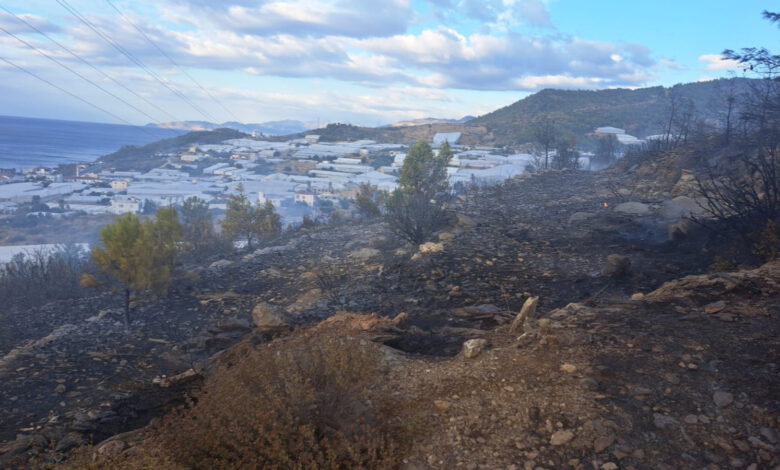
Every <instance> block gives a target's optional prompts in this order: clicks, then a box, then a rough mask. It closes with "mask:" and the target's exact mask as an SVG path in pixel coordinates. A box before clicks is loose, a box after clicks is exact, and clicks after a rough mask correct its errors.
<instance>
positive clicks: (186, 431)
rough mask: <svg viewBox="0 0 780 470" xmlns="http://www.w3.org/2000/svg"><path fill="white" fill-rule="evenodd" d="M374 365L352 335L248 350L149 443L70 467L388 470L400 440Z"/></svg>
mask: <svg viewBox="0 0 780 470" xmlns="http://www.w3.org/2000/svg"><path fill="white" fill-rule="evenodd" d="M379 360H380V356H379V352H378V350H377V348H376V346H375V345H374V344H372V343H367V342H364V341H362V340H358V339H353V338H351V337H350V336H341V337H335V338H334V337H326V338H314V340H313V341H312V340H311V338H309V340H307V339H306V338H305V337H303V338H300V340H297V341H287V342H286V343H285V344H283V345H281V347H280V346H279V345H278V344H277V345H276V346H275V347H268V346H264V347H261V348H260V350H258V351H255V350H248V351H246V354H245V355H244V357H242V358H241V359H240V360H237V361H235V363H234V365H232V366H231V367H225V368H223V369H221V370H219V371H217V372H216V373H214V374H212V375H211V376H210V377H209V379H208V380H207V382H206V383H205V385H204V387H203V389H202V390H201V391H200V392H199V394H198V395H197V396H196V397H195V399H194V400H192V401H191V403H190V406H189V407H188V408H187V409H185V410H180V411H178V412H175V413H172V414H170V415H168V416H166V417H165V418H163V419H162V420H161V421H160V422H159V423H157V424H156V425H155V426H154V428H153V431H152V435H156V436H157V437H156V438H153V439H149V440H147V441H146V442H145V443H144V444H142V445H140V446H137V447H134V448H133V449H132V453H129V454H124V455H121V456H119V457H114V458H103V459H99V460H98V461H93V460H92V457H91V455H92V452H91V451H83V452H82V453H81V455H77V456H76V457H75V458H71V459H70V461H69V463H68V468H74V469H75V468H95V469H96V468H112V469H114V468H127V469H137V468H166V469H167V468H173V469H177V468H188V469H228V468H230V469H244V468H245V469H256V468H264V469H311V468H318V469H352V468H377V469H382V468H395V467H397V466H398V464H399V463H400V460H401V458H402V453H403V452H402V451H403V450H404V449H405V448H406V447H407V444H406V441H407V439H406V438H405V437H404V436H405V433H404V431H402V430H401V429H400V428H397V427H393V426H391V425H389V424H388V422H389V418H390V416H389V415H388V414H386V413H384V412H383V410H389V409H391V408H392V407H390V406H385V405H383V403H382V400H381V399H379V398H378V397H375V396H372V389H373V387H374V382H375V380H377V378H379V377H380V376H381V374H379V372H378V366H379Z"/></svg>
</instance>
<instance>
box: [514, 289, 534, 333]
mask: <svg viewBox="0 0 780 470" xmlns="http://www.w3.org/2000/svg"><path fill="white" fill-rule="evenodd" d="M538 305H539V297H529V298H528V299H526V301H525V302H524V303H523V308H521V309H520V313H518V314H517V316H516V317H515V319H514V320H513V321H512V325H511V326H510V327H509V332H510V333H512V334H516V333H522V332H523V328H524V325H525V322H526V320H528V319H529V318H532V317H533V316H534V314H535V313H536V307H537V306H538Z"/></svg>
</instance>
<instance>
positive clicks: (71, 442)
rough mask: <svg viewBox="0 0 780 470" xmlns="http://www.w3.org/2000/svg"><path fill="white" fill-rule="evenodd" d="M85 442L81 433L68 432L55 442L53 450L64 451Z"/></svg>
mask: <svg viewBox="0 0 780 470" xmlns="http://www.w3.org/2000/svg"><path fill="white" fill-rule="evenodd" d="M85 442H86V441H85V440H84V438H83V437H82V436H81V434H77V433H70V434H68V435H67V436H65V437H64V438H63V439H62V440H61V441H60V442H58V443H57V446H56V447H55V448H54V450H56V451H57V452H65V451H67V450H70V449H73V448H74V447H78V446H80V445H82V444H84V443H85Z"/></svg>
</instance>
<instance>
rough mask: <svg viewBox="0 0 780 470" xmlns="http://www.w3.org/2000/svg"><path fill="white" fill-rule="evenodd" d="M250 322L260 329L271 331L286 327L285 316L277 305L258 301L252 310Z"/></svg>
mask: <svg viewBox="0 0 780 470" xmlns="http://www.w3.org/2000/svg"><path fill="white" fill-rule="evenodd" d="M252 322H253V323H254V324H255V326H256V327H257V328H258V329H259V330H261V331H273V330H278V329H283V328H286V327H287V317H286V316H285V314H284V312H283V310H282V309H281V308H280V307H279V306H277V305H271V304H269V303H268V302H260V303H259V304H257V305H255V308H254V309H253V310H252Z"/></svg>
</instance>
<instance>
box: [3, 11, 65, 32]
mask: <svg viewBox="0 0 780 470" xmlns="http://www.w3.org/2000/svg"><path fill="white" fill-rule="evenodd" d="M16 16H18V17H20V18H21V19H22V20H24V21H26V22H27V23H29V24H31V25H32V26H34V27H36V28H38V29H39V30H41V31H43V32H45V33H53V32H58V31H60V30H61V28H60V27H59V26H57V25H56V24H54V23H52V22H51V21H49V20H47V19H46V18H44V17H42V16H38V15H30V14H17V15H16ZM0 26H2V27H3V29H5V30H7V31H9V32H11V33H29V32H32V31H31V30H30V27H29V26H27V25H26V24H24V22H23V21H19V20H18V19H16V18H14V17H13V15H10V14H8V13H6V12H4V11H0Z"/></svg>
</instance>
